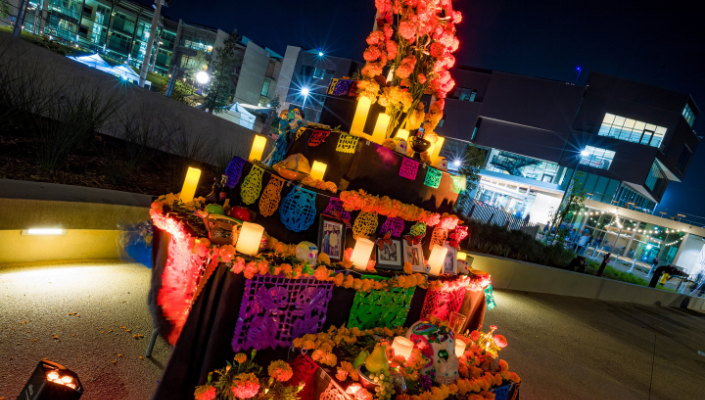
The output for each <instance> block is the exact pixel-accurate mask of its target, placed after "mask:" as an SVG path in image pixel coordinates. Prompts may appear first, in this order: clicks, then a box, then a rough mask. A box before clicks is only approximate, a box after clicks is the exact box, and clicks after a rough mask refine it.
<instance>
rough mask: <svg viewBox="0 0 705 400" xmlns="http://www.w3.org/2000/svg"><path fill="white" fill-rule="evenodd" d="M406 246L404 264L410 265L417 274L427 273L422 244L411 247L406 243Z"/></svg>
mask: <svg viewBox="0 0 705 400" xmlns="http://www.w3.org/2000/svg"><path fill="white" fill-rule="evenodd" d="M403 244H404V262H405V263H407V262H408V263H410V264H411V267H412V269H413V270H414V271H415V272H426V265H425V261H424V258H423V249H422V248H421V244H420V243H417V244H415V245H410V244H409V243H407V242H406V241H404V242H403Z"/></svg>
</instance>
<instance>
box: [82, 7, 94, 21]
mask: <svg viewBox="0 0 705 400" xmlns="http://www.w3.org/2000/svg"><path fill="white" fill-rule="evenodd" d="M83 15H84V16H85V17H88V18H90V17H91V15H93V7H91V6H87V5H83Z"/></svg>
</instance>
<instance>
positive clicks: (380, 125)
mask: <svg viewBox="0 0 705 400" xmlns="http://www.w3.org/2000/svg"><path fill="white" fill-rule="evenodd" d="M389 120H390V116H389V115H387V114H379V116H378V117H377V124H375V130H374V131H373V132H372V141H373V142H375V143H382V142H383V141H384V139H386V138H387V127H388V126H389Z"/></svg>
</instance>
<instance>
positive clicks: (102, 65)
mask: <svg viewBox="0 0 705 400" xmlns="http://www.w3.org/2000/svg"><path fill="white" fill-rule="evenodd" d="M68 58H70V59H72V60H74V61H78V62H80V63H81V64H83V65H86V66H88V67H90V68H95V69H97V70H100V71H103V72H106V73H108V74H110V75H113V76H117V77H118V78H120V79H123V80H126V81H130V82H132V83H134V84H138V83H139V81H140V76H139V75H137V73H135V71H134V70H133V69H132V68H130V66H128V65H125V64H121V65H116V66H114V67H113V66H111V65H110V64H108V63H107V62H106V61H105V60H103V58H102V57H101V56H100V54H91V55H89V56H78V57H70V56H69V57H68ZM146 86H148V87H149V86H151V82H149V81H146Z"/></svg>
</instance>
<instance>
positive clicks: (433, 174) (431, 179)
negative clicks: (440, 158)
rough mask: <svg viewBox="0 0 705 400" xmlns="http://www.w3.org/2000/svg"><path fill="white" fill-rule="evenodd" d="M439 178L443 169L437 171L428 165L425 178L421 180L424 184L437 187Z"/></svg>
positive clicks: (439, 182) (439, 181)
mask: <svg viewBox="0 0 705 400" xmlns="http://www.w3.org/2000/svg"><path fill="white" fill-rule="evenodd" d="M441 178H443V171H439V170H437V169H435V168H433V167H428V171H427V172H426V180H425V181H424V182H423V184H424V185H426V186H429V187H432V188H434V189H438V186H440V185H441Z"/></svg>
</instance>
